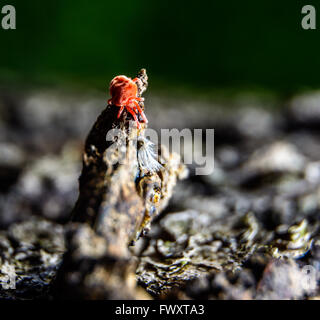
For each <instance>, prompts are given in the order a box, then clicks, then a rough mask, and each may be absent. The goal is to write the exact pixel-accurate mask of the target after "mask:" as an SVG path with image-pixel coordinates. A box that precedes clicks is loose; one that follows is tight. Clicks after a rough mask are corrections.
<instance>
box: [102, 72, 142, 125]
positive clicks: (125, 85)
mask: <svg viewBox="0 0 320 320" xmlns="http://www.w3.org/2000/svg"><path fill="white" fill-rule="evenodd" d="M137 81H138V78H134V79H131V78H129V77H126V76H123V75H120V76H116V77H115V78H113V79H112V80H111V82H110V95H111V99H109V100H108V104H110V105H114V106H116V107H119V108H120V109H119V112H118V118H120V116H121V114H122V112H123V110H124V108H125V109H126V110H127V112H129V113H130V114H131V115H132V117H133V119H134V120H135V121H136V123H137V126H138V128H140V122H139V120H138V118H137V114H140V115H141V117H142V119H143V122H145V123H147V122H148V120H147V118H146V116H145V114H144V112H143V111H142V109H141V107H140V105H139V102H140V101H143V100H144V99H143V98H141V97H138V87H137V84H136V82H137Z"/></svg>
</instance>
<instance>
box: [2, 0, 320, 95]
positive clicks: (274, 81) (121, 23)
mask: <svg viewBox="0 0 320 320" xmlns="http://www.w3.org/2000/svg"><path fill="white" fill-rule="evenodd" d="M5 4H12V5H14V6H15V8H16V11H17V29H16V30H2V29H0V44H1V50H0V81H1V82H2V83H9V82H10V83H11V82H13V83H21V84H30V83H35V84H39V83H44V84H65V83H71V84H85V85H88V86H91V87H97V88H106V87H107V83H108V82H109V80H110V78H111V77H113V76H114V75H116V74H126V75H128V76H135V74H136V73H137V71H138V70H139V69H140V68H141V67H145V68H147V70H148V73H149V76H150V77H152V79H153V80H152V83H153V86H154V88H160V87H161V86H168V87H170V86H171V85H172V86H174V85H178V86H185V87H188V88H207V89H210V88H229V87H240V88H242V87H261V88H268V89H272V90H275V91H281V92H290V91H293V90H297V89H301V88H302V89H304V88H312V87H319V86H320V60H319V56H320V37H319V36H320V25H319V26H318V29H317V30H308V31H306V30H303V29H302V28H301V19H302V14H301V8H302V6H303V5H306V4H312V5H314V6H315V7H316V9H318V11H319V15H320V2H319V1H309V0H308V1H294V0H281V1H271V0H262V1H254V0H244V1H239V0H229V1H222V0H219V1H218V0H211V1H201V0H198V1H192V2H186V1H167V0H162V1H150V0H135V1H133V0H122V1H98V0H92V1H88V0H78V1H71V0H52V1H43V0H42V1H40V0H28V1H23V0H19V1H13V0H7V1H5V2H4V1H0V7H2V6H3V5H5ZM319 19H320V16H319Z"/></svg>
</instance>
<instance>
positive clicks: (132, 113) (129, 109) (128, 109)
mask: <svg viewBox="0 0 320 320" xmlns="http://www.w3.org/2000/svg"><path fill="white" fill-rule="evenodd" d="M126 110H127V111H128V112H130V113H131V115H132V116H133V119H134V121H135V122H136V123H137V126H138V129H140V123H139V120H138V118H137V116H136V114H135V113H134V111H133V110H132V109H131V108H130V107H126Z"/></svg>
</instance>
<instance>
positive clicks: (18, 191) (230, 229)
mask: <svg viewBox="0 0 320 320" xmlns="http://www.w3.org/2000/svg"><path fill="white" fill-rule="evenodd" d="M96 97H97V95H96V94H95V93H94V94H88V95H83V94H82V95H81V94H78V93H77V94H72V93H70V94H69V93H63V95H62V94H61V93H59V92H55V91H49V90H48V91H45V92H41V93H38V92H37V91H24V92H23V93H21V92H20V93H19V94H18V93H17V92H15V91H7V90H5V91H0V131H1V138H0V147H1V152H0V177H1V180H0V228H1V232H0V281H1V284H8V275H10V274H12V275H13V273H12V272H13V271H12V270H14V272H15V274H16V289H6V288H3V286H1V285H0V297H1V298H2V299H34V298H51V297H52V295H51V291H52V285H53V283H54V281H53V280H54V279H55V277H56V275H57V271H58V269H59V267H60V265H61V264H62V259H63V253H64V251H65V243H64V233H65V232H70V228H71V227H70V224H68V221H69V220H70V212H71V210H72V208H73V206H74V203H75V201H76V199H77V196H78V177H79V175H80V171H81V153H82V150H83V145H84V139H85V137H86V134H87V133H88V131H89V129H90V127H91V126H92V124H93V122H94V121H95V119H96V117H97V115H98V114H99V113H100V112H101V111H102V110H103V109H104V108H105V106H106V102H105V101H104V100H103V99H104V97H101V98H99V97H98V98H96ZM254 101H255V100H253V102H252V101H251V102H250V105H249V106H248V104H245V103H243V101H241V103H240V102H239V105H244V108H240V107H239V108H238V109H237V110H236V112H235V111H234V110H232V109H231V111H230V112H228V111H227V110H228V109H227V108H224V109H223V107H224V105H223V104H221V103H218V102H217V103H213V104H211V103H207V102H206V103H205V102H202V101H192V100H190V101H189V100H188V101H184V100H179V99H175V100H173V99H170V98H162V97H152V96H151V97H150V101H148V104H147V107H148V109H146V114H147V116H148V119H149V127H150V128H155V129H157V130H160V128H173V127H175V128H179V129H182V128H203V129H205V128H214V129H215V170H214V172H213V173H212V174H210V175H208V176H195V175H194V170H193V169H194V166H190V175H189V177H188V178H187V179H185V180H183V181H180V182H179V183H178V184H177V185H176V187H175V189H174V192H173V196H172V198H171V200H170V202H169V204H168V206H167V207H166V209H165V210H164V211H163V212H162V213H161V215H160V216H158V217H157V218H156V220H155V221H154V222H153V223H152V226H151V230H150V231H149V233H148V234H147V235H146V236H144V237H142V238H140V239H139V240H138V241H137V242H136V244H135V245H134V246H131V247H130V252H131V254H132V255H133V256H134V257H133V259H135V264H134V265H135V267H136V276H135V279H134V278H133V279H132V277H130V279H127V280H126V281H129V282H130V283H131V284H132V283H133V282H135V281H137V283H138V284H139V285H140V287H141V290H142V291H139V295H140V294H141V295H140V297H143V298H145V297H148V294H149V295H150V296H151V297H157V298H159V297H160V298H164V299H166V298H191V299H198V298H204V299H306V298H317V297H319V296H320V292H319V286H318V285H317V284H318V282H316V286H315V287H312V286H309V287H308V286H305V283H306V278H305V273H304V271H303V270H305V269H304V267H305V266H311V267H312V268H313V269H312V270H315V271H316V276H315V277H316V278H315V279H316V280H317V281H319V275H320V268H319V263H320V238H319V214H320V162H319V160H320V151H319V150H320V149H319V148H318V145H319V141H320V129H319V128H320V126H319V124H320V121H319V114H320V112H319V110H320V109H319V108H318V107H317V106H318V105H320V98H319V94H318V93H317V92H314V93H313V92H311V93H306V94H303V95H299V96H297V97H293V98H291V99H290V100H289V101H285V102H281V101H280V102H279V104H283V108H282V109H275V110H274V109H271V108H263V109H261V107H257V108H255V106H256V105H257V106H258V105H259V103H255V102H254ZM195 107H196V108H195ZM183 108H184V109H183ZM160 110H161V112H160ZM181 110H184V111H183V112H181ZM195 110H197V112H196V111H195ZM199 110H201V112H200V111H199ZM72 228H76V229H72ZM72 228H71V229H72V230H73V231H72V232H73V234H74V235H75V236H77V235H86V236H83V237H87V238H86V239H89V240H90V239H91V238H92V239H94V241H98V243H99V245H98V247H97V246H90V245H89V244H88V245H87V246H85V247H84V248H85V250H87V251H85V254H86V255H87V256H92V257H93V258H92V259H98V256H97V255H99V252H98V251H99V250H98V249H99V248H102V249H103V243H102V240H101V239H95V238H94V237H95V236H94V235H91V233H90V231H89V230H87V229H86V227H84V226H81V227H79V228H78V229H77V227H74V226H72ZM68 230H69V231H68ZM81 237H82V236H81ZM89 240H88V241H89ZM77 241H79V243H83V240H81V239H80V240H79V239H78V240H77ZM90 241H91V240H90ZM92 241H93V240H92ZM102 249H101V250H102ZM102 251H103V250H102ZM82 253H83V252H82ZM90 272H91V273H90ZM90 272H88V277H87V278H86V279H87V280H86V281H87V283H88V286H87V288H91V289H90V290H91V293H92V296H91V298H95V297H96V296H99V294H100V292H103V290H104V287H108V288H109V290H112V288H116V287H117V285H116V283H114V282H112V283H111V282H109V283H108V282H107V281H106V282H104V281H105V280H106V277H105V272H106V270H105V269H104V268H103V267H101V265H100V266H99V265H97V266H96V269H95V270H94V271H92V270H91V271H90ZM123 276H124V277H126V275H123ZM98 279H102V280H103V281H102V280H101V281H100V282H99V285H97V283H98V282H97V281H98ZM307 280H308V279H307ZM112 281H115V282H116V281H117V278H114V279H113V280H112ZM4 287H6V285H5V286H4ZM110 288H111V289H110ZM94 293H96V295H95V294H94ZM123 294H125V293H124V292H123ZM88 295H89V293H88V294H87V296H88ZM150 296H149V297H150ZM117 297H118V298H121V293H120V296H119V295H118V296H117ZM106 298H107V296H106Z"/></svg>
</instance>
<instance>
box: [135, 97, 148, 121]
mask: <svg viewBox="0 0 320 320" xmlns="http://www.w3.org/2000/svg"><path fill="white" fill-rule="evenodd" d="M133 102H134V104H135V105H136V107H137V109H138V110H139V113H140V114H141V117H142V119H143V122H145V123H148V120H147V118H146V116H145V114H144V112H143V111H142V109H141V108H140V106H139V103H138V102H137V101H135V100H134V101H133Z"/></svg>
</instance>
